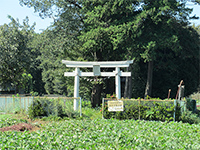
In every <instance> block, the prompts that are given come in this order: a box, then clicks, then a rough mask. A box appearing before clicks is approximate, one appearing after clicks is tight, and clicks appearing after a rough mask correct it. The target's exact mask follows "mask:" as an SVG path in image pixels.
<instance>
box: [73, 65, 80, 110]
mask: <svg viewBox="0 0 200 150" xmlns="http://www.w3.org/2000/svg"><path fill="white" fill-rule="evenodd" d="M79 72H80V69H79V68H76V69H75V78H74V97H79ZM74 110H78V99H74Z"/></svg>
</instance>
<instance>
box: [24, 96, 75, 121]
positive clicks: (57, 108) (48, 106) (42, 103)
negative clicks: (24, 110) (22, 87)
mask: <svg viewBox="0 0 200 150" xmlns="http://www.w3.org/2000/svg"><path fill="white" fill-rule="evenodd" d="M78 115H79V113H78V112H75V111H74V110H73V105H72V103H70V102H68V103H67V104H64V101H63V100H59V99H48V98H36V99H34V100H33V103H32V104H31V105H30V106H29V108H28V116H29V118H37V117H39V118H42V117H49V116H57V117H61V118H63V117H70V118H75V117H77V116H78Z"/></svg>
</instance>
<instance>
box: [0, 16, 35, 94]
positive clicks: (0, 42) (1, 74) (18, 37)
mask: <svg viewBox="0 0 200 150" xmlns="http://www.w3.org/2000/svg"><path fill="white" fill-rule="evenodd" d="M9 18H10V19H11V22H10V23H9V24H4V25H2V26H0V85H1V86H3V87H6V86H7V85H8V87H12V88H15V91H16V92H19V88H22V87H23V86H22V85H23V83H25V82H24V80H26V78H27V77H28V76H26V75H25V74H29V73H30V65H31V59H32V53H31V48H30V47H29V42H30V41H31V40H32V39H33V34H34V26H35V25H33V26H29V24H28V21H29V19H28V18H26V19H24V21H23V25H21V24H20V23H19V22H18V20H15V19H13V18H12V17H11V16H9Z"/></svg>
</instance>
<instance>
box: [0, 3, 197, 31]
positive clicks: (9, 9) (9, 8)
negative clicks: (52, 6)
mask: <svg viewBox="0 0 200 150" xmlns="http://www.w3.org/2000/svg"><path fill="white" fill-rule="evenodd" d="M187 6H188V7H190V8H194V10H193V13H192V15H194V14H196V16H199V17H200V5H194V3H192V2H187ZM8 15H11V16H12V17H13V18H14V19H17V18H18V19H19V21H20V23H22V22H23V19H24V18H25V17H26V16H28V17H29V20H30V21H29V24H30V25H32V24H33V23H34V22H36V27H35V31H36V32H37V33H39V32H41V31H42V30H41V29H46V28H47V27H48V26H49V25H50V24H51V22H53V20H52V19H50V18H45V19H41V18H40V17H39V15H38V14H37V13H34V9H33V8H28V7H26V6H23V7H22V6H20V4H19V0H1V2H0V25H2V24H4V23H7V24H8V23H9V22H10V20H9V19H8V17H7V16H8ZM192 22H194V23H195V24H196V25H200V19H198V20H193V21H192Z"/></svg>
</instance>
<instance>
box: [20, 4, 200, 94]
mask: <svg viewBox="0 0 200 150" xmlns="http://www.w3.org/2000/svg"><path fill="white" fill-rule="evenodd" d="M20 2H21V4H22V5H26V6H28V7H34V9H35V12H39V13H40V15H41V17H42V18H44V17H52V18H54V24H53V25H52V26H51V27H49V29H47V30H46V31H44V32H43V33H42V34H40V35H38V38H39V40H38V41H39V42H38V44H37V46H36V47H37V48H36V49H38V50H39V53H40V55H41V56H39V57H38V60H39V61H40V69H41V71H42V79H43V82H44V83H45V90H46V92H47V93H59V94H68V95H70V94H71V93H72V92H73V90H72V84H73V80H71V78H64V77H63V72H64V70H67V69H66V68H65V66H64V65H62V64H61V60H62V59H68V60H83V61H113V60H127V59H134V60H135V63H134V64H133V67H131V68H133V70H132V75H133V76H132V81H133V84H132V85H133V90H132V92H133V96H134V97H137V96H139V97H141V96H142V95H144V88H145V85H146V89H147V88H149V89H150V88H152V91H153V93H152V96H156V97H166V96H165V95H167V94H165V93H167V91H168V89H169V88H173V90H172V91H173V92H174V93H175V91H176V88H177V84H178V83H179V82H180V80H182V79H183V80H184V82H185V84H186V94H189V93H191V92H192V91H194V90H195V89H196V87H197V85H198V82H196V81H197V80H198V69H197V66H198V60H199V58H198V57H197V56H198V50H199V37H198V35H197V32H196V31H195V30H194V29H192V28H191V27H189V20H188V19H189V14H190V13H191V11H192V10H191V9H189V8H186V7H185V4H184V3H179V2H177V1H176V0H156V1H150V0H110V1H103V0H90V1H87V0H82V1H80V0H77V1H74V0H51V1H46V0H40V1H38V0H20ZM149 62H150V63H151V62H153V63H152V64H153V65H149V66H150V68H149V70H150V72H151V73H148V75H147V76H146V74H147V70H148V67H147V63H149ZM191 64H192V65H191ZM183 68H184V69H183ZM150 74H151V76H153V78H150V77H149V75H150ZM147 79H148V80H147ZM151 79H152V81H153V82H152V83H153V84H152V87H151V81H150V80H151ZM82 83H83V84H82V86H85V87H84V89H81V91H80V93H84V92H83V91H87V92H89V91H90V92H91V89H92V88H91V84H88V83H85V82H82ZM104 85H105V86H107V85H106V84H105V83H104ZM81 88H82V87H81ZM104 88H105V87H104ZM99 89H102V88H99ZM174 93H172V94H174ZM149 94H150V93H147V95H149ZM86 95H87V94H86Z"/></svg>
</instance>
